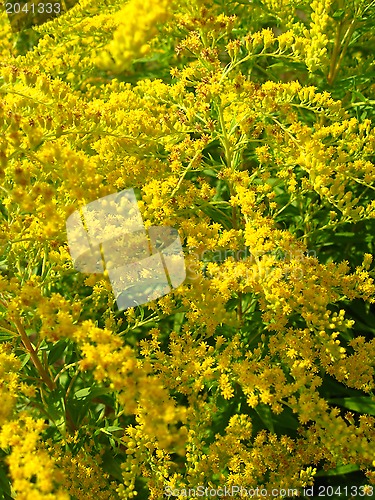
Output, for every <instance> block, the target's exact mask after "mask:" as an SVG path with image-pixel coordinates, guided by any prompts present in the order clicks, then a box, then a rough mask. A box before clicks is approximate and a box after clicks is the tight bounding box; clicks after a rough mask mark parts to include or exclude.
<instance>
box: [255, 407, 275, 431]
mask: <svg viewBox="0 0 375 500" xmlns="http://www.w3.org/2000/svg"><path fill="white" fill-rule="evenodd" d="M254 409H255V411H256V412H257V414H258V415H259V417H260V418H261V420H262V422H263V423H264V425H265V426H266V427H267V429H268V430H269V431H270V432H275V428H274V425H273V419H272V412H271V408H270V407H269V406H268V405H265V404H259V405H258V406H257V407H255V408H254Z"/></svg>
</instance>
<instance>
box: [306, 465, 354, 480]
mask: <svg viewBox="0 0 375 500" xmlns="http://www.w3.org/2000/svg"><path fill="white" fill-rule="evenodd" d="M357 470H359V465H352V464H349V465H340V466H339V467H336V469H332V470H328V471H325V470H322V471H319V472H317V474H315V475H316V477H326V476H341V475H343V474H350V473H351V472H355V471H357Z"/></svg>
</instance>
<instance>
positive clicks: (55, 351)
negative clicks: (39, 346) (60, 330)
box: [48, 339, 67, 365]
mask: <svg viewBox="0 0 375 500" xmlns="http://www.w3.org/2000/svg"><path fill="white" fill-rule="evenodd" d="M66 346H67V340H66V339H62V340H59V341H58V342H56V344H54V345H53V346H52V347H51V350H50V352H49V354H48V364H49V365H53V364H54V363H56V361H58V360H59V359H61V357H62V355H63V353H64V351H65V349H66Z"/></svg>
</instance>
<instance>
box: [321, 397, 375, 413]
mask: <svg viewBox="0 0 375 500" xmlns="http://www.w3.org/2000/svg"><path fill="white" fill-rule="evenodd" d="M327 401H328V403H330V404H334V405H338V406H343V407H344V408H347V409H348V410H353V411H357V412H358V413H366V414H368V415H375V401H373V400H372V399H371V398H369V397H367V396H363V397H354V398H333V399H328V400H327Z"/></svg>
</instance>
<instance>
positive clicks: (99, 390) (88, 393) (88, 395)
mask: <svg viewBox="0 0 375 500" xmlns="http://www.w3.org/2000/svg"><path fill="white" fill-rule="evenodd" d="M109 392H111V390H110V389H108V388H107V387H85V388H84V389H80V390H79V391H77V392H76V393H75V394H74V399H83V400H84V399H92V398H96V397H97V396H103V395H104V394H108V393H109Z"/></svg>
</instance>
